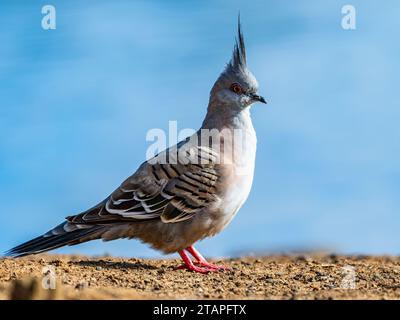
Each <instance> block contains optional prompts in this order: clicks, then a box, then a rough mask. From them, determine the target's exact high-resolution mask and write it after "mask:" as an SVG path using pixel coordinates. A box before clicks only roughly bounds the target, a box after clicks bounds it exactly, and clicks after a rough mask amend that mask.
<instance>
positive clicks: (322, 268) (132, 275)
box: [0, 255, 400, 299]
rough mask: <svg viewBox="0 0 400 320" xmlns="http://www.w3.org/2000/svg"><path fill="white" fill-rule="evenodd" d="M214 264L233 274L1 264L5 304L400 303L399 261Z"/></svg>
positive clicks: (114, 265) (147, 266) (61, 260)
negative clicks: (100, 301)
mask: <svg viewBox="0 0 400 320" xmlns="http://www.w3.org/2000/svg"><path fill="white" fill-rule="evenodd" d="M214 262H218V263H222V264H225V265H227V266H229V267H231V270H230V271H221V272H218V273H210V274H207V275H203V274H196V273H192V272H189V271H186V270H174V266H176V265H178V263H180V262H178V261H177V260H146V259H121V258H112V257H102V258H89V257H83V256H55V255H39V256H34V257H26V258H20V259H1V260H0V299H400V257H368V256H352V257H345V256H336V255H300V256H267V257H249V258H237V259H228V260H223V261H214ZM53 272H55V277H53V276H52V274H53ZM54 286H55V289H44V288H49V287H54Z"/></svg>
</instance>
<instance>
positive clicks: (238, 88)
mask: <svg viewBox="0 0 400 320" xmlns="http://www.w3.org/2000/svg"><path fill="white" fill-rule="evenodd" d="M231 90H232V91H233V92H234V93H236V94H240V93H242V92H243V90H242V87H241V86H240V85H239V84H237V83H233V84H232V85H231Z"/></svg>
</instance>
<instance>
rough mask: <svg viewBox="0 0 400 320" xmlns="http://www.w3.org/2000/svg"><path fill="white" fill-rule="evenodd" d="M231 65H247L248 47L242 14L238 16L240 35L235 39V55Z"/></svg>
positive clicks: (239, 66)
mask: <svg viewBox="0 0 400 320" xmlns="http://www.w3.org/2000/svg"><path fill="white" fill-rule="evenodd" d="M230 65H231V67H233V68H235V69H236V68H245V67H246V47H245V45H244V38H243V34H242V29H241V25H240V14H239V16H238V36H237V38H236V41H235V47H234V48H233V55H232V60H231V62H230Z"/></svg>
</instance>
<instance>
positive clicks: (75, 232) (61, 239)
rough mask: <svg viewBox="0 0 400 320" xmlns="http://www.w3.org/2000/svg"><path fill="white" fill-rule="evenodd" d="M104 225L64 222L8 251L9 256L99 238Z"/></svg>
mask: <svg viewBox="0 0 400 320" xmlns="http://www.w3.org/2000/svg"><path fill="white" fill-rule="evenodd" d="M103 232H104V226H101V225H94V226H93V225H92V226H79V225H72V224H70V223H69V222H64V223H61V224H60V225H58V226H57V227H55V228H54V229H52V230H50V231H49V232H47V233H45V234H44V235H42V236H40V237H37V238H35V239H32V240H30V241H27V242H25V243H23V244H21V245H19V246H16V247H15V248H12V249H10V250H9V251H7V252H6V255H7V256H11V257H23V256H27V255H30V254H37V253H41V252H45V251H49V250H52V249H56V248H60V247H63V246H67V245H68V246H71V245H75V244H78V243H82V242H86V241H89V240H94V239H99V238H100V237H101V235H102V234H103Z"/></svg>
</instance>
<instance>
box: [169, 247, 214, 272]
mask: <svg viewBox="0 0 400 320" xmlns="http://www.w3.org/2000/svg"><path fill="white" fill-rule="evenodd" d="M179 254H180V256H181V258H182V260H183V262H184V264H183V265H181V266H179V267H177V268H175V270H178V269H187V270H190V271H195V272H199V273H209V272H210V271H216V270H215V269H209V268H204V267H198V266H195V265H194V263H193V261H192V260H190V258H189V256H188V255H187V253H186V252H185V250H182V251H179Z"/></svg>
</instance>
